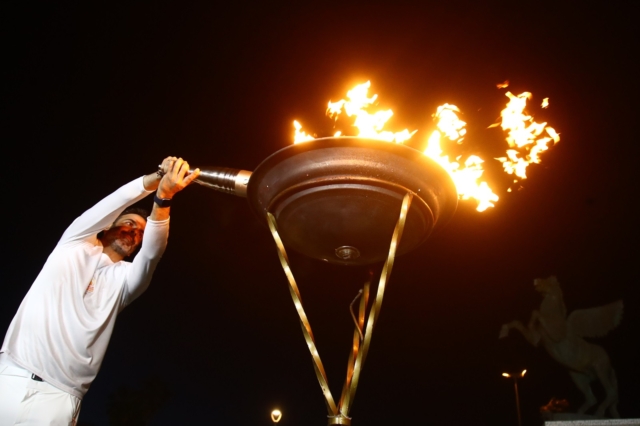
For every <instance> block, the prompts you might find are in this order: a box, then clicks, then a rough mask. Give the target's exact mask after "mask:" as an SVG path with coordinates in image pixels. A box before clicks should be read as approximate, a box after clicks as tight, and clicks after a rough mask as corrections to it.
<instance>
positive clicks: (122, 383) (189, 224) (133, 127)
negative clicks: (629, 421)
mask: <svg viewBox="0 0 640 426" xmlns="http://www.w3.org/2000/svg"><path fill="white" fill-rule="evenodd" d="M445 3H446V5H445ZM623 4H628V5H629V7H624V6H622V5H623ZM0 15H1V16H2V45H3V48H2V62H3V66H2V72H3V79H2V81H3V84H2V114H1V120H2V128H1V137H2V141H3V143H2V146H3V153H4V161H3V163H4V166H3V167H2V170H3V171H2V199H3V218H4V219H3V222H4V227H3V228H4V229H3V231H4V232H3V241H4V244H3V246H4V247H3V248H4V250H3V252H4V256H3V257H2V293H1V294H2V295H1V296H0V326H1V328H2V329H5V330H6V327H7V326H8V325H9V323H10V321H11V318H12V316H13V314H14V312H15V310H16V309H17V307H18V305H19V303H20V301H21V299H22V297H23V296H24V294H25V293H26V292H27V290H28V288H29V286H30V284H31V282H32V280H33V279H34V278H35V276H36V275H37V273H38V271H39V268H40V267H41V265H42V264H43V263H44V261H45V259H46V257H47V256H48V254H49V252H50V251H51V250H52V248H53V247H54V245H55V243H56V241H57V239H58V238H59V236H60V234H61V233H62V232H63V230H64V228H65V227H66V226H67V225H68V224H69V223H70V222H71V221H72V220H73V219H74V218H75V217H76V216H78V215H79V214H80V213H81V212H82V211H84V210H85V209H86V208H88V207H90V206H91V205H92V204H93V203H95V202H97V201H98V200H99V199H100V198H102V197H103V196H105V195H107V194H108V193H109V192H111V191H112V190H114V189H115V188H116V187H118V186H119V185H121V184H124V183H125V182H127V181H129V180H131V179H134V178H135V177H137V176H140V175H142V174H146V173H151V172H153V171H154V170H155V168H156V165H157V164H159V162H160V161H161V160H162V158H164V157H165V156H167V155H176V156H182V157H183V158H185V159H187V160H188V161H190V163H191V164H192V165H194V166H200V167H204V166H207V165H211V166H213V165H217V166H228V167H236V168H241V169H246V170H253V169H255V167H256V166H257V165H258V164H259V163H260V162H261V161H262V160H263V159H264V158H266V157H267V156H268V155H270V154H271V153H273V152H275V151H276V150H278V149H280V148H283V147H285V146H287V145H288V144H290V143H291V140H292V133H293V126H292V124H291V123H292V121H293V120H294V119H297V120H299V121H300V122H302V124H303V125H304V129H305V130H306V131H308V132H316V133H318V135H319V136H327V135H328V134H329V133H331V121H330V120H329V119H328V118H326V117H325V116H324V109H325V108H326V103H327V101H329V100H334V101H335V100H338V99H342V98H344V97H345V94H346V92H347V90H349V89H350V88H352V87H353V86H355V85H356V84H358V83H362V82H364V81H367V80H370V81H371V84H372V89H371V91H370V93H377V94H378V95H379V99H380V106H381V108H385V109H386V108H391V109H393V111H394V112H395V116H394V118H393V120H392V123H391V124H390V126H391V127H392V128H393V129H395V130H401V129H404V128H409V129H411V130H413V129H418V130H419V132H418V133H417V134H416V136H414V141H415V142H416V143H420V142H421V141H424V138H426V136H428V131H429V129H431V128H432V127H433V124H432V121H431V114H432V113H433V112H434V111H435V109H436V107H437V106H438V105H440V104H443V103H445V102H448V103H452V104H455V105H457V106H458V107H460V109H461V110H462V111H463V113H464V116H463V119H464V120H465V121H466V122H467V123H469V124H468V128H469V136H468V137H467V140H468V141H470V142H469V143H472V144H474V143H475V144H476V148H477V149H479V150H480V151H482V150H483V149H485V150H487V151H491V150H490V149H489V148H488V147H489V146H491V145H492V143H493V142H495V140H496V139H495V138H496V135H497V134H496V133H495V132H496V131H497V130H496V129H493V130H487V129H486V127H487V126H489V125H490V124H492V123H493V122H495V121H496V119H497V117H498V115H499V112H500V110H501V109H502V108H503V107H504V105H505V104H506V101H507V98H506V97H505V96H504V92H505V91H504V90H498V89H497V88H496V84H497V83H501V82H503V81H505V80H509V81H510V82H511V85H510V87H509V89H508V90H510V91H512V92H513V93H516V94H517V93H520V92H523V91H530V92H532V93H533V96H534V100H533V101H532V102H531V105H532V111H536V114H537V115H536V119H538V120H539V121H542V120H547V121H548V122H549V124H550V125H552V126H553V127H555V128H556V130H557V131H559V132H560V134H561V138H562V140H561V141H560V143H559V144H557V145H556V146H555V147H553V148H552V149H551V150H549V151H548V152H547V153H545V154H543V162H542V164H541V165H534V166H531V167H530V168H529V173H528V175H529V178H528V179H527V180H526V181H524V182H522V184H521V188H520V190H519V191H514V192H511V193H507V192H506V191H505V190H506V187H507V185H508V180H505V179H504V178H503V177H499V176H498V174H495V175H491V174H488V175H487V178H488V179H489V178H491V179H493V181H492V183H493V184H494V187H495V188H496V192H498V195H500V196H501V199H500V201H499V202H498V204H497V205H496V208H495V209H490V210H489V211H487V212H484V213H477V212H475V210H474V205H473V203H469V202H461V203H460V204H459V207H458V211H457V212H456V215H455V216H454V218H453V220H452V221H451V222H450V223H449V224H448V226H447V227H446V228H444V229H442V230H441V231H440V232H438V233H437V234H436V235H434V236H433V237H432V238H430V240H429V241H428V242H427V243H426V244H424V245H423V246H421V247H420V248H419V249H417V250H416V251H414V252H412V253H410V254H408V255H405V256H402V257H400V258H398V259H397V262H396V266H395V269H394V272H393V275H392V279H391V283H390V285H389V287H388V289H387V292H386V294H385V300H384V304H383V306H382V312H381V317H380V321H379V323H378V326H377V328H376V331H375V333H374V335H373V341H372V346H371V351H370V352H369V357H368V359H367V363H366V365H365V368H364V370H363V374H362V379H361V382H360V387H359V390H358V393H357V395H356V399H355V403H354V405H353V409H352V412H351V414H352V415H353V418H354V425H381V424H432V425H445V424H447V425H452V424H454V425H457V424H460V425H462V424H471V423H472V424H475V425H508V424H515V423H516V421H517V416H516V407H515V397H514V388H513V382H512V381H510V380H508V379H505V378H503V377H501V373H502V372H503V371H516V372H517V371H520V370H521V369H523V368H526V369H527V370H528V373H527V375H526V377H525V378H524V379H522V381H520V397H521V405H522V416H523V424H524V425H536V424H541V420H540V416H539V414H538V410H539V408H540V407H541V406H543V405H545V404H546V403H547V402H548V401H549V399H550V398H551V397H558V398H567V399H568V400H569V402H570V404H571V405H572V406H573V407H574V408H575V407H577V406H578V405H579V404H580V403H581V395H580V394H579V393H578V391H577V389H576V388H575V387H574V385H573V383H572V382H571V381H570V379H569V376H568V374H567V372H566V371H565V370H564V369H563V368H562V367H560V366H559V365H558V364H556V363H555V361H553V360H552V359H551V358H550V357H549V356H548V355H547V354H546V353H545V352H544V350H543V349H541V348H538V349H535V348H533V347H532V346H530V345H529V344H528V343H526V342H525V341H524V339H523V338H522V337H521V336H519V335H515V334H513V335H512V336H510V337H509V338H508V339H506V340H499V339H498V332H499V330H500V326H501V324H503V323H505V322H507V321H511V320H513V319H521V320H523V321H526V320H527V319H528V317H529V314H530V312H531V310H532V309H535V308H536V307H537V306H538V305H539V302H540V298H539V296H538V295H537V293H535V292H534V290H533V279H534V278H536V277H546V276H548V275H550V274H555V275H557V277H558V279H559V281H560V282H561V285H562V288H563V290H564V296H565V302H566V304H567V308H568V310H569V311H571V310H573V309H578V308H589V307H594V306H599V305H602V304H604V303H608V302H611V301H614V300H617V299H619V298H622V299H624V303H625V313H624V317H623V320H622V323H621V325H620V326H619V327H618V328H617V329H616V330H615V331H613V332H612V333H610V334H609V335H608V336H606V337H605V338H602V339H598V343H600V344H602V345H603V346H604V347H605V348H606V349H607V351H608V353H609V354H610V356H611V358H612V362H613V365H614V367H615V368H616V371H617V374H618V378H619V382H620V404H619V410H620V413H621V414H622V416H623V417H640V403H639V402H638V401H639V396H640V372H639V371H638V364H637V360H638V359H640V352H639V350H638V349H637V348H638V345H637V340H638V332H639V331H640V321H639V316H640V306H639V304H640V302H639V300H638V295H639V292H638V287H637V286H638V278H637V272H636V270H637V267H638V249H637V238H638V228H637V220H636V219H637V215H638V207H637V204H638V203H637V197H638V193H637V182H638V178H637V176H636V175H635V173H636V169H637V167H636V164H637V161H638V138H637V130H636V127H637V117H638V107H637V99H638V94H639V93H638V80H637V77H638V67H637V65H636V63H637V52H638V45H637V44H638V43H637V41H638V34H637V24H636V23H635V22H634V16H636V15H635V12H633V8H632V7H631V3H630V2H627V3H623V2H614V3H611V4H610V5H608V6H606V7H605V6H594V5H588V4H587V3H585V2H580V3H579V2H562V1H560V2H553V3H551V2H550V3H549V4H546V3H545V2H504V3H487V2H466V3H465V2H422V4H421V5H420V6H414V5H410V4H401V3H398V4H396V5H394V6H391V5H388V4H385V3H372V4H352V3H349V4H340V3H335V4H323V5H318V6H311V5H306V6H301V5H286V6H285V5H284V4H280V3H275V2H269V3H265V4H262V5H251V4H243V5H240V4H234V5H231V4H223V3H219V4H218V5H216V6H214V5H207V4H205V3H188V4H179V3H177V2H176V3H173V2H167V1H158V2H154V3H147V4H143V3H138V2H130V4H128V5H126V6H125V5H114V4H113V3H106V2H105V3H96V2H86V4H85V5H84V6H81V5H75V6H72V5H70V4H68V3H63V4H54V3H51V2H48V3H45V2H16V1H9V2H5V3H4V5H3V6H2V9H1V10H0ZM544 97H548V98H549V99H550V102H551V106H550V107H549V109H547V110H540V108H538V107H537V106H538V105H539V103H540V102H541V100H542V98H544ZM498 132H499V131H498ZM145 201H146V203H147V206H148V207H150V206H151V200H150V199H148V200H145ZM171 213H172V221H171V236H170V243H169V247H168V249H167V251H166V253H165V255H164V259H163V261H162V262H161V263H160V265H159V267H158V269H157V271H156V273H155V275H154V279H153V282H152V285H151V287H150V289H149V290H148V291H147V292H146V294H145V295H144V296H143V297H141V298H140V299H139V300H138V301H136V302H135V303H134V304H133V306H132V307H130V308H128V309H126V310H125V311H123V313H122V315H121V316H120V318H119V320H118V324H117V326H116V330H115V333H114V336H113V339H112V341H111V344H110V348H109V351H108V354H107V356H106V359H105V362H104V364H103V367H102V370H101V372H100V374H99V375H98V377H97V379H96V381H95V382H94V384H93V386H92V388H91V390H90V392H89V393H88V394H87V396H86V397H85V399H84V401H83V407H82V413H81V422H82V423H83V424H85V425H88V424H92V425H101V426H102V425H107V424H108V422H107V418H108V415H107V406H108V402H109V400H110V399H109V398H110V396H111V398H112V399H113V398H114V395H116V391H117V390H118V389H119V391H118V392H119V393H117V395H120V396H122V395H125V396H126V389H129V395H133V394H135V392H136V390H140V389H143V388H144V387H145V386H149V387H151V389H154V390H155V391H157V393H159V394H162V393H163V392H164V390H168V391H169V392H170V397H169V398H168V399H167V400H166V402H162V401H164V399H163V398H162V397H160V398H159V399H160V401H161V403H160V404H159V408H158V409H157V411H155V415H154V416H153V419H152V421H151V422H150V424H153V425H180V424H224V425H268V424H271V421H270V419H269V413H270V411H271V409H272V408H275V407H279V408H280V409H281V410H282V411H283V412H284V416H283V420H282V421H281V423H280V424H282V425H323V424H326V417H325V416H326V410H325V407H324V402H323V398H322V395H321V392H320V389H319V386H318V383H317V380H316V378H315V374H314V372H313V368H312V364H311V362H310V356H309V353H308V350H307V348H306V347H305V346H306V345H305V343H304V340H303V338H302V335H301V332H300V326H299V321H298V317H297V315H296V313H295V310H294V307H293V304H292V302H291V299H290V296H289V293H288V288H287V282H286V279H285V276H284V274H283V272H282V270H281V267H280V265H279V262H278V259H277V254H276V250H275V246H274V244H273V241H272V240H271V236H270V235H269V232H268V230H267V229H266V227H265V226H264V225H263V224H262V223H261V222H260V221H259V220H258V219H257V218H256V217H254V216H253V214H252V212H251V211H250V210H249V207H248V205H247V202H246V200H244V199H241V198H238V197H233V196H230V195H226V194H223V193H216V192H212V191H209V190H207V189H205V188H202V187H197V186H194V187H192V188H188V189H187V190H185V191H184V192H183V193H181V194H179V195H178V197H177V198H176V200H175V207H174V208H172V212H171ZM291 261H292V268H293V272H294V275H295V276H296V278H297V279H298V282H299V285H300V287H301V292H302V297H303V300H304V301H305V308H306V309H307V313H308V316H309V318H310V320H311V324H312V326H313V327H314V332H315V335H316V342H317V344H318V348H319V350H320V354H321V356H322V359H323V361H324V363H325V366H326V368H327V371H328V375H329V383H330V385H331V388H332V391H333V393H334V396H335V397H336V398H337V397H338V396H339V392H340V389H341V386H342V383H343V381H344V375H345V368H346V360H347V354H348V350H349V346H350V339H351V333H352V326H351V320H350V318H349V313H348V309H347V307H348V304H349V303H350V302H351V300H352V299H353V297H354V296H355V294H356V293H357V290H358V288H359V287H360V285H361V284H362V282H363V280H364V277H365V275H366V271H365V270H364V269H363V268H345V267H338V266H331V265H326V264H322V263H320V262H317V261H314V260H310V259H305V258H303V257H302V256H298V255H296V254H295V253H292V254H291ZM378 271H379V269H378ZM149 382H151V383H155V384H154V385H149V384H145V383H149ZM123 387H126V388H123ZM596 393H598V395H601V393H602V392H601V390H600V389H599V388H596ZM148 394H149V393H147V395H148ZM131 398H133V397H131ZM131 398H130V399H131ZM125 399H126V398H125ZM134 401H135V400H134ZM133 405H134V408H132V410H135V409H136V407H137V408H140V406H142V405H144V404H143V403H134V404H133ZM151 411H152V412H153V411H154V410H151Z"/></svg>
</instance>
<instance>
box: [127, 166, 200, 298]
mask: <svg viewBox="0 0 640 426" xmlns="http://www.w3.org/2000/svg"><path fill="white" fill-rule="evenodd" d="M161 169H162V171H163V173H164V176H162V178H161V179H160V177H159V176H160V174H153V175H147V176H145V178H144V180H145V188H146V189H147V190H149V189H152V188H153V187H154V186H155V189H156V196H157V198H160V199H165V200H171V199H172V198H173V196H174V195H175V194H177V193H178V192H180V191H182V190H183V189H184V188H186V187H187V186H188V185H189V184H190V183H191V182H193V180H194V179H196V178H197V177H198V174H199V173H200V170H199V169H196V170H194V172H193V173H191V174H188V175H187V173H188V172H189V163H187V162H186V161H184V160H183V159H182V158H176V157H167V158H165V160H164V161H163V163H162V165H161ZM154 176H155V177H154ZM169 211H170V207H169V206H166V207H160V206H159V205H158V204H157V203H156V202H155V201H154V203H153V210H152V211H151V215H150V216H149V220H148V221H147V227H146V229H145V235H144V238H143V240H142V247H141V249H140V252H139V253H138V254H137V255H136V257H135V258H134V259H133V262H132V265H131V268H130V269H129V273H128V275H127V289H128V295H127V301H126V303H127V304H128V303H131V302H132V301H133V300H135V299H136V298H137V297H138V296H140V295H141V294H142V293H144V291H145V290H146V289H147V287H148V286H149V283H150V282H151V276H152V274H153V271H154V270H155V268H156V265H157V264H158V262H159V261H160V257H161V256H162V254H163V253H164V250H165V248H166V245H167V238H168V236H169Z"/></svg>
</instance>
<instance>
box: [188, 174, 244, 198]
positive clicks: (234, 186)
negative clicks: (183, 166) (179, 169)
mask: <svg viewBox="0 0 640 426" xmlns="http://www.w3.org/2000/svg"><path fill="white" fill-rule="evenodd" d="M189 171H190V172H191V171H192V170H189ZM250 177H251V172H250V171H248V170H240V169H232V168H229V167H207V168H200V175H198V178H197V179H196V180H194V182H195V183H198V184H200V185H202V186H206V187H207V188H211V189H214V190H216V191H221V192H226V193H227V194H233V195H237V196H238V197H246V196H247V185H248V184H249V178H250Z"/></svg>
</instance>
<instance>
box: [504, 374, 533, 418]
mask: <svg viewBox="0 0 640 426" xmlns="http://www.w3.org/2000/svg"><path fill="white" fill-rule="evenodd" d="M526 372H527V370H522V373H520V375H519V376H518V375H515V374H509V373H502V375H503V376H504V377H513V386H514V388H515V390H516V408H517V409H518V426H522V416H521V415H520V396H519V395H518V377H524V375H525V373H526Z"/></svg>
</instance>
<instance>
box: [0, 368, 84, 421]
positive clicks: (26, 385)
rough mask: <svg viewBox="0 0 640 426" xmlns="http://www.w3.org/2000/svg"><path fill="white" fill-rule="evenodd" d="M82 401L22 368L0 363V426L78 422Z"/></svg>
mask: <svg viewBox="0 0 640 426" xmlns="http://www.w3.org/2000/svg"><path fill="white" fill-rule="evenodd" d="M80 403H81V400H80V399H78V398H77V397H75V396H73V395H70V394H68V393H66V392H64V391H62V390H60V389H58V388H56V387H55V386H52V385H50V384H48V383H47V382H39V381H36V380H33V379H32V378H31V373H30V372H28V371H27V370H25V369H23V368H18V367H13V366H9V365H2V364H0V426H17V425H20V426H45V425H47V426H49V425H50V426H54V425H55V426H75V424H76V422H77V421H78V415H79V414H80Z"/></svg>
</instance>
